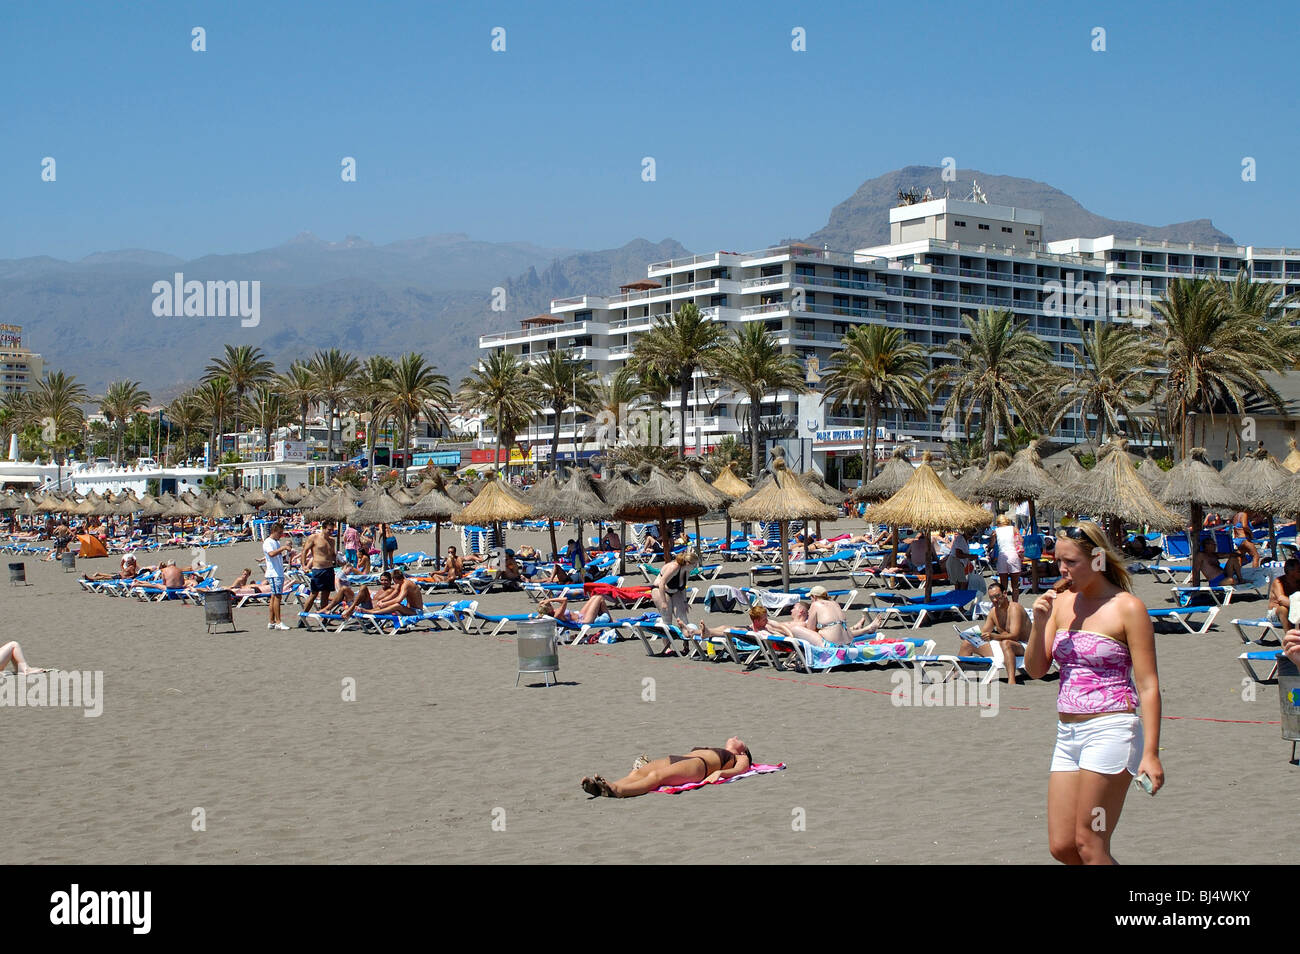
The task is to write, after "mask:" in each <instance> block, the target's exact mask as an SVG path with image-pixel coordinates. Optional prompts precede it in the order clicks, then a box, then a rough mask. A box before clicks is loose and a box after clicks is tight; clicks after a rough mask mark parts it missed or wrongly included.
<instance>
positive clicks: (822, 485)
mask: <svg viewBox="0 0 1300 954" xmlns="http://www.w3.org/2000/svg"><path fill="white" fill-rule="evenodd" d="M799 479H800V480H802V481H803V485H804V487H805V488H806V489H807V490H808V493H810V494H812V495H813V496H814V497H816V498H817V499H818V500H820V501H821V502H822V503H824V504H830V505H831V506H832V507H838V506H839V505H840V504H842V503H844V501H845V500H847V499H848V496H849V495H848V494H846V493H843V492H842V491H839V490H836V489H835V488H834V487H832V486H830V485H829V484H827V483H826V481H825V480H823V479H822V475H821V474H819V473H817V471H815V470H806V471H804V472H803V473H802V474H800V475H799Z"/></svg>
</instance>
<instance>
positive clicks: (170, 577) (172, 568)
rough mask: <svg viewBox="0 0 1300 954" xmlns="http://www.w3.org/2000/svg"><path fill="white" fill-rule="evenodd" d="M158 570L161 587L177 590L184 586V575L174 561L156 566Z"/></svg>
mask: <svg viewBox="0 0 1300 954" xmlns="http://www.w3.org/2000/svg"><path fill="white" fill-rule="evenodd" d="M158 569H159V571H161V573H162V583H163V586H165V587H167V588H168V589H169V590H179V589H182V588H183V587H184V586H185V574H184V572H182V570H181V568H180V567H178V566H177V565H176V561H175V560H164V561H163V562H162V563H160V564H158Z"/></svg>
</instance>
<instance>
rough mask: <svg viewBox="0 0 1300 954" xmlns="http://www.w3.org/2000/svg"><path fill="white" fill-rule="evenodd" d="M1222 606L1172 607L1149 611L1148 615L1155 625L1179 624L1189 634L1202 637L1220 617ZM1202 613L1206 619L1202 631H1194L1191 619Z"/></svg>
mask: <svg viewBox="0 0 1300 954" xmlns="http://www.w3.org/2000/svg"><path fill="white" fill-rule="evenodd" d="M1220 609H1222V607H1220V606H1217V605H1216V606H1178V607H1174V606H1170V607H1164V608H1161V609H1148V610H1147V615H1148V616H1149V617H1151V622H1152V624H1153V625H1159V624H1160V623H1169V622H1173V623H1177V624H1178V625H1179V626H1181V627H1182V628H1183V629H1185V630H1187V632H1189V633H1192V634H1194V635H1197V636H1200V635H1203V634H1204V633H1206V632H1207V631H1208V630H1209V628H1210V626H1211V625H1212V624H1213V623H1214V618H1215V617H1216V616H1218V615H1219V610H1220ZM1200 613H1205V614H1206V615H1205V619H1204V620H1203V621H1202V623H1201V628H1200V629H1193V628H1192V625H1191V619H1192V617H1193V616H1196V615H1198V614H1200Z"/></svg>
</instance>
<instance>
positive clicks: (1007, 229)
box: [1002, 225, 1011, 235]
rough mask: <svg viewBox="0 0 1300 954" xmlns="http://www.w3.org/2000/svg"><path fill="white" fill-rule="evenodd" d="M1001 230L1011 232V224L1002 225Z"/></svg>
mask: <svg viewBox="0 0 1300 954" xmlns="http://www.w3.org/2000/svg"><path fill="white" fill-rule="evenodd" d="M1002 231H1004V232H1006V233H1007V234H1008V235H1010V234H1011V226H1009V225H1004V226H1002Z"/></svg>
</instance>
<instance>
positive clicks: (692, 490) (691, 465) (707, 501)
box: [677, 460, 731, 513]
mask: <svg viewBox="0 0 1300 954" xmlns="http://www.w3.org/2000/svg"><path fill="white" fill-rule="evenodd" d="M677 484H678V486H679V487H681V488H682V490H684V491H686V492H687V493H688V494H690V495H691V496H692V497H694V498H695V499H696V500H698V501H699V502H700V503H702V504H704V506H705V508H706V510H705V512H706V513H709V512H712V511H714V510H721V509H722V508H723V507H725V506H726V505H727V504H729V503H731V497H729V496H728V495H727V494H724V493H723V492H722V491H721V490H719V489H718V488H716V487H714V486H713V485H712V484H711V483H709V482H708V481H707V480H705V479H704V478H703V477H701V476H700V469H699V461H697V460H691V461H688V462H687V468H686V476H685V477H683V478H682V479H681V480H679V481H678V482H677Z"/></svg>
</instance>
